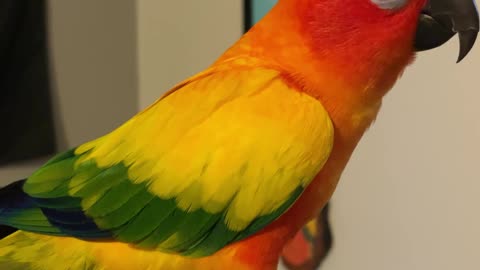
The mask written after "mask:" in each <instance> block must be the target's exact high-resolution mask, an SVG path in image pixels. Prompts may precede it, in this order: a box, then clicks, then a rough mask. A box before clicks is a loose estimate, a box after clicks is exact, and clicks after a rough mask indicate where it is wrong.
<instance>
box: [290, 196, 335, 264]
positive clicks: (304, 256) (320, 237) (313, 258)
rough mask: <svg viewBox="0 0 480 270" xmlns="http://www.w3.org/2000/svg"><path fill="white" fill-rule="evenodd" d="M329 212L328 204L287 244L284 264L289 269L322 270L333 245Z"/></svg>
mask: <svg viewBox="0 0 480 270" xmlns="http://www.w3.org/2000/svg"><path fill="white" fill-rule="evenodd" d="M328 211H329V205H328V204H327V205H326V206H325V208H324V209H323V211H322V212H321V213H320V214H319V215H318V216H317V217H316V218H315V219H314V220H312V221H310V222H309V223H308V224H307V225H306V226H305V227H303V229H302V230H301V231H300V232H298V233H297V235H296V236H295V237H294V238H293V239H292V241H291V242H290V243H289V244H287V246H286V247H285V249H284V250H283V254H282V262H283V264H284V265H285V266H286V268H287V269H289V270H315V269H320V266H321V264H322V262H323V261H324V260H325V258H326V257H327V255H328V252H329V251H330V249H331V248H332V243H333V238H332V231H331V229H330V224H329V221H328Z"/></svg>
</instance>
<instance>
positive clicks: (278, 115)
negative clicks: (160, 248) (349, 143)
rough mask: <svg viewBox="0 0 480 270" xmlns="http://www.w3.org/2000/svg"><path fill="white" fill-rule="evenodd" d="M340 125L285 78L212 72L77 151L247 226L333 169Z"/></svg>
mask: <svg viewBox="0 0 480 270" xmlns="http://www.w3.org/2000/svg"><path fill="white" fill-rule="evenodd" d="M332 145H333V127H332V123H331V121H330V118H329V116H328V114H327V112H326V111H325V109H324V108H323V106H322V104H321V103H320V102H319V101H317V100H316V99H314V98H312V97H310V96H308V95H306V94H303V93H301V92H299V91H296V89H292V88H291V87H289V86H288V85H287V84H286V83H285V82H284V80H283V79H282V77H281V75H280V74H279V72H278V71H275V70H270V69H264V68H259V67H256V68H255V69H249V68H248V67H243V68H235V69H229V68H227V67H225V66H223V67H218V68H215V69H211V70H208V71H207V72H204V73H202V74H200V75H198V76H196V77H194V78H193V79H190V80H188V81H186V82H185V83H183V84H181V85H179V86H178V87H177V88H175V89H174V91H171V92H170V93H168V94H167V95H166V96H164V97H163V98H162V99H160V100H159V101H157V102H156V103H155V104H154V105H153V106H151V107H149V108H148V109H146V110H145V111H144V112H142V113H140V114H139V115H137V116H136V117H134V118H133V119H132V120H130V121H129V122H127V123H126V124H125V125H123V126H122V127H120V128H119V129H117V130H116V131H114V132H112V133H111V134H109V135H107V136H104V137H102V138H100V139H98V140H95V141H92V142H90V143H87V144H84V145H83V146H81V147H79V148H77V150H76V153H77V154H80V153H87V155H85V157H84V158H83V159H82V160H80V161H79V162H82V161H85V160H88V159H95V161H96V163H97V164H98V166H100V167H108V166H112V165H114V164H117V163H121V162H123V163H124V164H125V165H126V166H127V167H128V177H129V179H130V180H131V181H133V182H134V183H144V182H145V183H147V184H148V188H149V190H150V192H152V193H154V194H155V195H157V196H159V197H160V198H162V199H170V198H175V200H176V202H177V205H178V207H180V208H181V209H182V210H186V211H193V210H195V209H199V208H201V209H203V210H205V211H206V212H208V213H212V214H215V213H220V212H222V211H224V212H225V216H226V221H227V226H228V228H229V229H230V230H234V231H240V230H243V229H245V228H246V227H247V226H248V225H249V224H250V223H251V222H252V220H254V219H255V218H257V217H259V216H264V215H268V214H271V213H273V212H274V211H275V210H276V209H278V208H279V207H280V206H281V205H282V204H283V203H285V202H286V201H287V200H288V199H289V197H290V196H291V195H292V193H293V192H294V191H295V190H297V189H298V188H299V187H300V188H305V187H306V186H307V185H308V184H309V183H310V181H311V180H312V179H313V177H314V176H315V175H316V174H317V173H318V172H319V171H320V169H321V168H322V166H323V165H324V163H325V162H326V160H327V158H328V156H329V154H330V151H331V149H332Z"/></svg>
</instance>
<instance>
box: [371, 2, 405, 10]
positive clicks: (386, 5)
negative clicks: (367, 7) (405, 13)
mask: <svg viewBox="0 0 480 270" xmlns="http://www.w3.org/2000/svg"><path fill="white" fill-rule="evenodd" d="M370 1H372V3H374V4H375V5H376V6H377V7H379V8H381V9H386V10H396V9H400V8H402V7H404V6H405V5H406V4H407V3H408V0H370Z"/></svg>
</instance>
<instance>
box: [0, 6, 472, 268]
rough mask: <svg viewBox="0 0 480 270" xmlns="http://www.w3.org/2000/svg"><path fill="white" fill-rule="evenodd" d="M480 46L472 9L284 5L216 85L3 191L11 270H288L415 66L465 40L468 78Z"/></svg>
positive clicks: (226, 58) (203, 84) (225, 65)
mask: <svg viewBox="0 0 480 270" xmlns="http://www.w3.org/2000/svg"><path fill="white" fill-rule="evenodd" d="M478 31H479V16H478V11H477V9H476V6H475V2H474V1H473V0H279V1H278V2H277V3H276V5H275V6H274V7H273V8H272V10H271V11H270V12H269V13H268V14H266V15H265V17H264V18H263V19H261V20H260V21H259V22H258V23H257V24H256V25H255V26H253V27H252V28H251V29H250V30H249V31H248V32H247V33H245V34H244V35H243V36H241V37H240V38H239V40H238V41H236V42H235V43H234V44H233V45H231V46H230V47H229V48H228V49H227V50H226V51H225V52H224V53H223V54H222V55H221V56H219V58H218V59H217V60H215V61H214V62H213V63H212V64H211V65H209V66H208V67H207V68H206V69H205V70H203V71H201V72H199V73H198V74H196V75H193V76H192V77H190V78H187V79H186V80H184V81H182V82H179V83H178V84H177V85H176V86H174V87H173V88H172V89H170V90H169V91H167V92H165V93H164V94H162V95H160V98H159V99H158V100H156V101H155V102H154V103H153V104H152V105H150V106H149V107H147V108H145V109H143V110H142V111H140V112H139V113H138V114H136V115H134V116H133V117H132V118H131V119H129V120H127V121H126V122H125V123H123V124H122V125H120V126H118V127H117V128H116V129H114V130H112V131H111V132H110V133H108V134H106V135H103V136H101V137H99V138H97V139H93V140H90V141H87V142H85V143H83V144H80V145H78V146H77V147H74V148H72V149H70V150H67V151H64V152H61V153H59V154H57V155H55V156H54V157H52V158H51V159H50V160H49V161H47V162H46V163H45V164H43V165H42V166H41V167H39V168H38V169H37V170H36V171H35V172H33V173H32V174H31V175H30V176H29V177H27V178H26V179H23V180H19V181H16V182H13V183H11V184H9V185H7V186H5V187H3V188H2V189H0V224H1V225H2V226H4V229H2V231H3V230H5V231H7V232H8V233H7V234H8V235H5V236H4V237H3V238H2V239H1V240H0V269H2V270H7V269H8V270H20V269H21V270H24V269H27V270H67V269H71V270H127V269H128V270H131V269H146V270H157V269H161V270H163V269H165V270H182V269H185V270H187V269H188V270H223V269H232V270H274V269H277V265H278V263H279V260H280V257H281V254H282V250H283V247H284V246H285V245H286V244H287V243H289V241H291V239H292V238H293V237H294V236H295V235H296V234H297V233H298V232H299V231H300V230H301V229H302V227H303V226H304V225H305V224H307V223H308V222H309V220H311V219H312V218H314V217H316V216H317V215H318V214H319V213H320V211H321V210H322V208H323V207H324V206H325V204H326V203H327V202H328V201H329V200H330V198H331V196H332V194H333V192H334V190H335V188H336V186H337V184H338V181H339V179H340V177H341V174H342V171H343V170H344V168H345V166H346V165H347V163H348V161H349V159H350V156H351V155H352V153H353V151H354V149H355V148H356V146H357V144H358V143H359V141H360V139H361V137H362V136H363V134H364V133H365V132H366V131H367V130H368V129H369V127H370V126H371V124H372V123H373V122H374V120H375V118H376V116H377V114H378V112H379V110H380V108H381V104H382V98H383V97H384V96H385V94H386V93H387V92H388V91H389V90H390V89H391V88H392V87H393V86H394V84H395V82H396V81H397V80H398V79H399V78H400V77H401V75H402V73H403V72H404V70H405V68H406V67H407V66H408V65H410V64H411V63H412V62H413V61H414V59H415V56H416V54H417V52H419V51H425V50H430V49H433V48H436V47H439V46H441V45H442V44H444V43H446V42H447V41H448V40H450V39H451V38H452V37H453V36H455V35H458V37H459V40H460V49H459V55H458V58H457V62H459V61H461V60H462V59H464V57H465V56H467V54H468V53H469V52H470V50H471V49H472V48H473V46H474V43H475V40H476V38H477V34H478ZM193 60H194V59H192V61H193ZM159 75H160V74H159ZM162 92H163V91H162ZM4 132H5V131H4ZM8 228H10V229H8Z"/></svg>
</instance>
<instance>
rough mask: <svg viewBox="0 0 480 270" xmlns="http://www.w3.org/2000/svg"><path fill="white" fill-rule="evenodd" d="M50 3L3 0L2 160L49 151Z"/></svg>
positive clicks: (0, 69) (0, 30)
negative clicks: (47, 20)
mask: <svg viewBox="0 0 480 270" xmlns="http://www.w3.org/2000/svg"><path fill="white" fill-rule="evenodd" d="M50 100H51V99H50V84H49V75H48V55H47V31H46V3H45V1H43V0H35V1H32V0H0V165H5V164H7V163H10V162H14V161H21V160H26V159H31V158H36V157H40V156H44V155H48V154H51V153H53V152H54V151H55V134H54V126H53V116H52V106H51V101H50Z"/></svg>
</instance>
